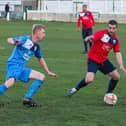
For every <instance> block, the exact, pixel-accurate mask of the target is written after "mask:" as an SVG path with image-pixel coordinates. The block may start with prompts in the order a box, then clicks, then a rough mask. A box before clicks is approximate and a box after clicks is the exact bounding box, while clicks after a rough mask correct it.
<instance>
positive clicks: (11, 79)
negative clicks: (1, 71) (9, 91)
mask: <svg viewBox="0 0 126 126" xmlns="http://www.w3.org/2000/svg"><path fill="white" fill-rule="evenodd" d="M14 81H15V79H14V78H10V79H8V80H7V81H6V82H5V85H6V86H7V88H11V87H12V86H13V85H14Z"/></svg>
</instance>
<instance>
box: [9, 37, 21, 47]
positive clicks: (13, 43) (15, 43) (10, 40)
mask: <svg viewBox="0 0 126 126" xmlns="http://www.w3.org/2000/svg"><path fill="white" fill-rule="evenodd" d="M20 41H21V40H16V41H14V39H13V38H8V39H7V42H8V43H9V44H12V45H19V43H20Z"/></svg>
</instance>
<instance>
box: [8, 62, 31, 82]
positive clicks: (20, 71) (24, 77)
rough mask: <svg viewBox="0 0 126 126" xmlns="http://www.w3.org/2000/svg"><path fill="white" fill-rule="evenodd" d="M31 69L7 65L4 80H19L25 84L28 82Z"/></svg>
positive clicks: (11, 64)
mask: <svg viewBox="0 0 126 126" xmlns="http://www.w3.org/2000/svg"><path fill="white" fill-rule="evenodd" d="M31 71H32V69H29V68H26V67H23V66H21V65H20V64H13V63H9V64H7V75H6V80H8V79H9V78H11V77H13V78H15V80H21V81H23V82H25V83H27V82H28V81H29V76H30V73H31Z"/></svg>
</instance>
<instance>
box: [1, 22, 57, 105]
mask: <svg viewBox="0 0 126 126" xmlns="http://www.w3.org/2000/svg"><path fill="white" fill-rule="evenodd" d="M44 37H45V27H44V26H43V25H42V24H34V25H33V27H32V36H21V37H14V38H8V43H10V44H12V45H15V48H14V50H13V52H12V54H11V56H10V58H9V59H8V62H7V75H6V81H5V83H4V84H2V85H0V95H3V94H4V93H5V92H6V91H7V89H8V88H10V87H12V86H13V85H14V83H15V81H16V80H21V81H22V82H25V83H27V82H28V81H29V80H30V79H34V80H35V81H34V82H33V83H32V85H31V86H30V88H29V89H28V91H27V93H26V94H25V96H24V98H23V105H28V106H30V107H36V106H37V103H36V102H35V101H33V100H32V96H33V95H34V94H35V93H36V92H37V91H38V89H39V88H40V86H41V85H42V84H43V82H44V80H45V75H44V74H42V73H40V72H38V71H35V70H32V69H30V68H26V67H25V65H26V64H27V62H28V61H29V60H30V59H31V58H32V56H33V55H35V57H37V58H38V61H39V62H40V64H41V66H42V67H43V68H44V70H45V71H46V72H47V73H48V75H50V76H54V77H57V75H56V74H55V73H52V72H50V71H49V69H48V67H47V65H46V62H45V60H44V58H43V55H42V52H41V48H40V45H39V43H38V42H39V41H40V40H42V39H43V38H44Z"/></svg>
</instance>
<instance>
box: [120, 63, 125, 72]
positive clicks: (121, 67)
mask: <svg viewBox="0 0 126 126" xmlns="http://www.w3.org/2000/svg"><path fill="white" fill-rule="evenodd" d="M120 70H121V71H122V72H123V73H124V74H125V73H126V69H125V68H124V66H123V65H121V66H120Z"/></svg>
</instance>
